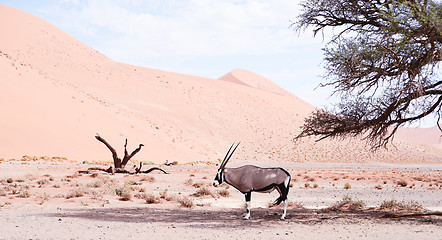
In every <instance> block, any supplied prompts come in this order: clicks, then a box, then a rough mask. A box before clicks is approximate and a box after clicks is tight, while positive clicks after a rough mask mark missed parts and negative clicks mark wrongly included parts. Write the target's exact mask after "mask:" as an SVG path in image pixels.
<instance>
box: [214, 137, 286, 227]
mask: <svg viewBox="0 0 442 240" xmlns="http://www.w3.org/2000/svg"><path fill="white" fill-rule="evenodd" d="M234 144H235V143H233V144H232V146H231V147H230V148H229V151H227V154H226V156H225V157H224V160H223V161H222V162H221V165H220V166H219V169H218V172H217V174H216V177H215V179H214V180H213V186H214V187H216V186H218V185H220V184H221V183H223V182H226V183H228V184H230V185H231V186H233V187H234V188H236V189H238V190H239V191H240V192H242V193H244V194H245V197H246V206H247V213H246V215H245V216H244V219H249V218H250V198H251V193H252V192H267V193H268V192H272V191H273V190H275V189H276V190H278V192H279V194H280V196H279V198H278V199H276V201H275V203H274V204H275V205H278V204H280V203H281V202H282V201H284V212H283V214H282V216H281V220H284V218H285V215H286V213H287V204H288V202H287V194H288V193H289V185H290V174H289V173H288V172H287V171H286V170H284V169H283V168H260V167H257V166H253V165H245V166H242V167H238V168H226V164H227V162H228V161H229V159H230V157H232V155H233V152H235V150H236V148H237V147H238V145H239V143H238V144H237V145H236V147H235V148H234V149H233V151H232V152H231V153H230V150H232V147H233V145H234Z"/></svg>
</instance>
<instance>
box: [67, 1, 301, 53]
mask: <svg viewBox="0 0 442 240" xmlns="http://www.w3.org/2000/svg"><path fill="white" fill-rule="evenodd" d="M296 9H297V3H296V1H256V0H255V1H201V0H190V1H173V0H168V1H161V3H159V1H133V0H132V1H112V0H108V1H95V0H90V1H86V2H83V4H81V7H80V8H78V9H69V11H67V12H66V11H59V14H60V15H61V16H60V17H63V18H66V19H69V20H67V21H65V24H66V25H70V26H67V27H69V28H73V27H75V28H78V26H83V27H82V31H83V32H84V33H85V34H91V33H92V34H94V35H95V36H97V37H98V38H102V39H103V40H104V39H105V38H106V37H112V39H106V41H105V42H103V43H104V44H101V43H100V44H99V45H98V44H97V45H98V46H94V47H98V48H102V49H103V50H105V51H106V52H119V53H117V54H116V56H122V55H124V53H125V52H126V53H127V54H137V53H139V54H144V55H147V56H150V57H158V56H173V55H191V56H217V55H229V54H273V53H278V52H286V51H287V50H290V49H293V46H294V42H295V39H296V36H295V35H296V34H295V33H294V32H293V30H292V29H289V25H290V21H289V20H291V19H293V18H294V16H295V12H296ZM100 35H101V36H100ZM135 46H137V47H136V48H137V49H134V48H135ZM140 48H141V49H140ZM110 49H119V51H118V50H110Z"/></svg>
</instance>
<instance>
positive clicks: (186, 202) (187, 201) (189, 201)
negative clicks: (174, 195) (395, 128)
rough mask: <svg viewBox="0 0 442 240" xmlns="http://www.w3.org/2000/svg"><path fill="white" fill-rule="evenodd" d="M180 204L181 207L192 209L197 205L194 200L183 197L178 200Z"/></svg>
mask: <svg viewBox="0 0 442 240" xmlns="http://www.w3.org/2000/svg"><path fill="white" fill-rule="evenodd" d="M178 202H179V203H180V205H181V206H183V207H186V208H192V207H193V206H194V205H195V204H194V203H193V201H192V199H190V198H188V197H181V198H179V199H178Z"/></svg>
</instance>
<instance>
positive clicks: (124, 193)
mask: <svg viewBox="0 0 442 240" xmlns="http://www.w3.org/2000/svg"><path fill="white" fill-rule="evenodd" d="M115 194H117V196H119V197H120V200H121V201H129V200H131V199H132V193H131V192H130V190H129V188H128V187H127V185H125V186H118V187H116V188H115Z"/></svg>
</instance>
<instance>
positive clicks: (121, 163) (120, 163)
mask: <svg viewBox="0 0 442 240" xmlns="http://www.w3.org/2000/svg"><path fill="white" fill-rule="evenodd" d="M95 138H96V139H97V140H98V141H100V142H102V143H103V144H104V145H106V147H107V148H108V149H109V150H110V151H111V153H112V158H113V159H114V168H115V169H124V168H125V167H126V164H127V163H128V162H129V160H130V159H131V158H132V157H133V156H135V154H137V153H138V152H139V151H140V150H141V147H142V146H144V145H143V144H140V145H139V146H138V148H137V149H135V150H134V151H133V152H132V153H131V154H128V152H127V148H126V147H127V139H126V142H125V144H124V157H123V160H121V158H119V157H118V155H117V151H115V149H114V148H113V147H112V146H111V145H110V144H109V143H108V142H107V141H106V140H105V139H104V138H102V137H101V136H100V135H99V134H98V133H97V136H95Z"/></svg>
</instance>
